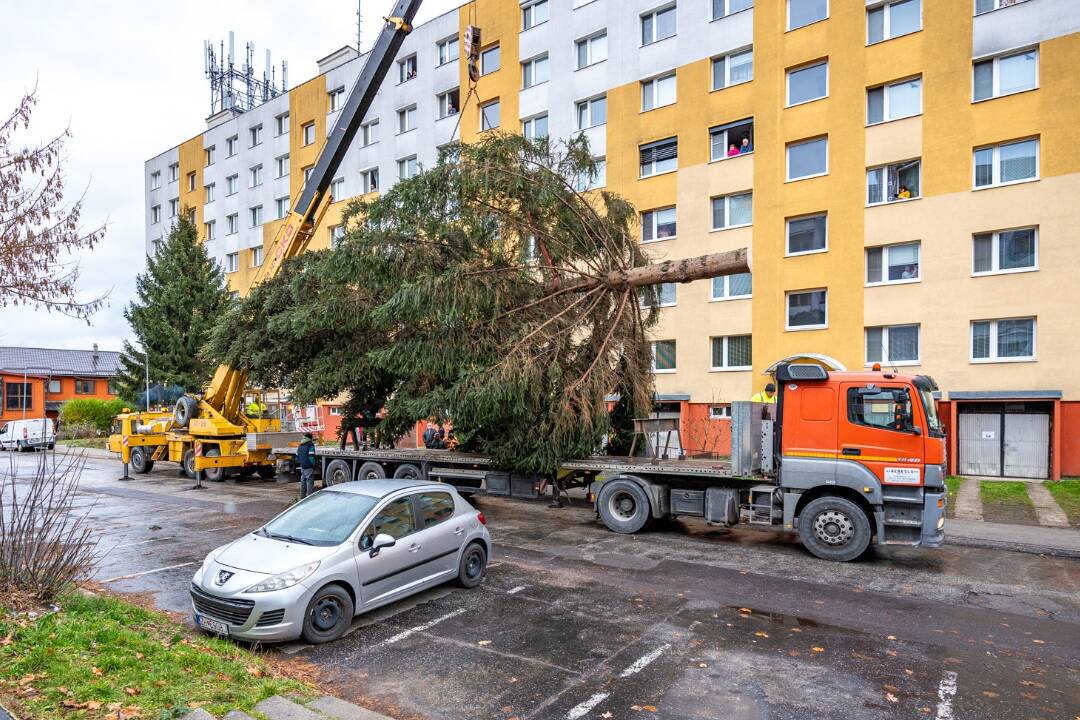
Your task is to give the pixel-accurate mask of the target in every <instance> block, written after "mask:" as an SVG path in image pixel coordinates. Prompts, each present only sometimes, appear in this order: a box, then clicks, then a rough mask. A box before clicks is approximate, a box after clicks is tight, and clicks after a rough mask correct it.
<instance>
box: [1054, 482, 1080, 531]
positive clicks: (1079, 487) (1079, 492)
mask: <svg viewBox="0 0 1080 720" xmlns="http://www.w3.org/2000/svg"><path fill="white" fill-rule="evenodd" d="M1046 489H1047V490H1049V491H1050V494H1051V495H1053V496H1054V499H1055V500H1057V504H1058V505H1059V506H1061V509H1062V510H1064V511H1065V515H1066V516H1068V518H1069V522H1070V523H1072V524H1073V525H1080V478H1065V479H1063V480H1061V481H1060V482H1048V483H1046Z"/></svg>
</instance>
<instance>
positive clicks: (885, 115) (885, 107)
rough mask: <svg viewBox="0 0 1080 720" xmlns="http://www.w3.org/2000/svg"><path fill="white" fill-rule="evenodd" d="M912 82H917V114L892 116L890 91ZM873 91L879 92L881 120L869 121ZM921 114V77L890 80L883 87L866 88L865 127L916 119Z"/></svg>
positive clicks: (913, 76) (914, 76)
mask: <svg viewBox="0 0 1080 720" xmlns="http://www.w3.org/2000/svg"><path fill="white" fill-rule="evenodd" d="M913 80H918V81H919V109H918V112H913V113H910V114H908V115H897V116H895V117H894V116H893V115H892V112H891V110H892V108H891V106H892V94H891V92H890V91H891V90H892V89H893V88H894V87H897V86H899V85H904V84H905V83H910V82H911V81H913ZM874 90H881V97H882V101H881V103H882V104H881V119H880V120H875V121H873V122H871V121H870V93H871V92H873V91H874ZM922 114H923V76H922V75H912V76H911V77H906V78H904V79H902V80H891V81H889V82H887V83H884V84H883V85H874V86H873V87H868V88H866V127H874V126H876V125H884V124H885V123H889V122H893V121H895V120H903V119H905V118H911V117H918V116H920V115H922Z"/></svg>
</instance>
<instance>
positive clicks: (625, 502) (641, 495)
mask: <svg viewBox="0 0 1080 720" xmlns="http://www.w3.org/2000/svg"><path fill="white" fill-rule="evenodd" d="M596 509H597V511H598V512H599V513H600V519H601V520H603V521H604V524H605V525H607V527H608V529H609V530H614V531H615V532H617V533H624V534H630V533H636V532H637V531H638V530H641V529H642V528H643V527H645V525H647V524H648V522H649V516H650V514H651V509H650V507H649V496H648V495H646V494H645V491H644V490H642V489H641V486H640V485H638V484H637V483H634V482H631V481H629V480H608V481H607V482H605V483H604V484H603V485H601V486H600V495H599V497H597V498H596Z"/></svg>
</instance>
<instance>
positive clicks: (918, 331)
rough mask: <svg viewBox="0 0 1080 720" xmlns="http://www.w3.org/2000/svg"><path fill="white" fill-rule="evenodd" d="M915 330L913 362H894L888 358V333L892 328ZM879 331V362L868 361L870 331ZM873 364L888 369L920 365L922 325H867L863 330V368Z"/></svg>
mask: <svg viewBox="0 0 1080 720" xmlns="http://www.w3.org/2000/svg"><path fill="white" fill-rule="evenodd" d="M911 327H913V328H915V344H916V353H915V359H914V360H894V359H893V358H891V357H889V331H890V330H892V329H893V328H911ZM871 330H881V347H880V348H878V350H879V351H880V352H881V359H880V360H871V359H870V331H871ZM875 364H880V365H882V366H889V367H913V366H915V365H921V364H922V324H921V323H896V324H893V325H869V326H867V327H864V328H863V367H873V366H874V365H875Z"/></svg>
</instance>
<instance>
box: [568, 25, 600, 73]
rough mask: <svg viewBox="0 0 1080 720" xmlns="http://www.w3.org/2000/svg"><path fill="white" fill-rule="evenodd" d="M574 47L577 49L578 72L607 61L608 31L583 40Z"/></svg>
mask: <svg viewBox="0 0 1080 720" xmlns="http://www.w3.org/2000/svg"><path fill="white" fill-rule="evenodd" d="M574 45H575V46H576V47H577V69H578V70H580V69H581V68H584V67H588V66H590V65H595V64H596V63H598V62H603V61H604V60H607V30H603V31H601V32H599V33H597V34H596V35H592V36H590V37H587V38H582V39H581V40H578V41H577V42H576V43H574Z"/></svg>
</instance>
